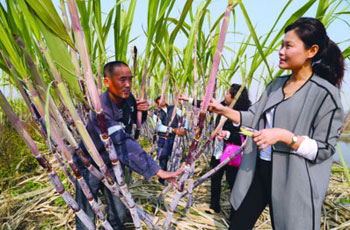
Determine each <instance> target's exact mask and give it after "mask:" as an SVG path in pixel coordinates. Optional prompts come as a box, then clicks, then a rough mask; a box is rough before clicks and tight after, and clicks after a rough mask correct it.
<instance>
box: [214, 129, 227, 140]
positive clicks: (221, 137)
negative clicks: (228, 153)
mask: <svg viewBox="0 0 350 230" xmlns="http://www.w3.org/2000/svg"><path fill="white" fill-rule="evenodd" d="M226 136H227V131H226V130H221V131H220V132H219V133H218V134H216V138H217V139H218V141H222V140H224V139H225V138H226Z"/></svg>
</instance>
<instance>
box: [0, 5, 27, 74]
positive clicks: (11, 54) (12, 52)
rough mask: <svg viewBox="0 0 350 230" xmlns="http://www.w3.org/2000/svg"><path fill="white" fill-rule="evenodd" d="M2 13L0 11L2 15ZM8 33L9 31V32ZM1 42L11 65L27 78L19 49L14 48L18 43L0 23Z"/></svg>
mask: <svg viewBox="0 0 350 230" xmlns="http://www.w3.org/2000/svg"><path fill="white" fill-rule="evenodd" d="M1 13H2V11H1V10H0V14H1ZM7 31H8V30H7ZM0 34H1V36H0V42H1V43H2V46H3V49H4V51H6V53H7V55H8V58H9V59H10V61H11V63H12V64H13V65H14V67H15V69H16V70H17V72H18V73H19V74H20V75H21V76H25V73H26V70H25V67H24V66H23V64H22V59H21V57H20V56H19V54H18V52H17V49H16V48H15V47H14V45H15V44H16V42H15V41H14V40H13V38H12V34H11V35H10V36H9V34H8V33H7V32H6V29H5V27H4V24H2V23H0Z"/></svg>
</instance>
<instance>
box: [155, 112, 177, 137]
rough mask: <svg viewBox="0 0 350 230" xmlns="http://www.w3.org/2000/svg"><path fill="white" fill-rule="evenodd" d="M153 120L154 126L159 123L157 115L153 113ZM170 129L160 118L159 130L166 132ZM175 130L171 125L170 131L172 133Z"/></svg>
mask: <svg viewBox="0 0 350 230" xmlns="http://www.w3.org/2000/svg"><path fill="white" fill-rule="evenodd" d="M153 122H154V126H156V125H157V115H155V114H154V115H153ZM167 130H168V126H165V125H163V123H162V121H161V120H160V119H159V121H158V128H157V131H158V132H161V133H166V131H167ZM172 131H173V129H172V128H171V127H169V133H171V132H172Z"/></svg>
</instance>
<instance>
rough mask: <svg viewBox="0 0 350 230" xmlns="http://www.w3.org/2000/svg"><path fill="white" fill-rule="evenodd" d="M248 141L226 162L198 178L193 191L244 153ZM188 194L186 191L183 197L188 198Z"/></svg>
mask: <svg viewBox="0 0 350 230" xmlns="http://www.w3.org/2000/svg"><path fill="white" fill-rule="evenodd" d="M246 143H247V141H244V142H243V143H242V145H241V147H240V148H239V149H238V150H237V151H236V152H235V153H233V154H231V155H230V156H229V157H228V158H226V159H225V160H224V161H222V162H220V164H218V165H217V166H216V167H215V168H212V169H211V170H210V171H208V172H207V173H205V174H204V175H203V176H201V177H200V178H198V179H197V180H196V181H195V182H194V184H193V189H194V188H197V187H198V186H199V185H201V184H202V183H203V182H205V181H206V180H207V179H208V178H209V177H211V176H212V175H214V174H215V173H216V172H218V171H219V170H220V169H221V168H222V167H224V166H225V165H227V164H228V162H230V161H231V160H232V159H233V158H235V157H236V156H237V155H238V154H241V153H242V152H244V148H245V145H246ZM187 194H189V191H188V190H187V191H185V192H184V193H183V194H182V195H183V196H186V195H187Z"/></svg>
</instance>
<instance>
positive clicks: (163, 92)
mask: <svg viewBox="0 0 350 230" xmlns="http://www.w3.org/2000/svg"><path fill="white" fill-rule="evenodd" d="M168 77H169V72H168V68H167V69H166V72H165V75H164V78H163V83H162V92H161V94H160V100H159V104H158V106H157V121H156V124H155V126H154V133H153V145H152V150H151V154H153V152H154V150H155V147H156V145H157V142H158V135H157V133H158V125H159V121H160V111H161V109H162V104H163V101H164V98H165V89H166V84H167V82H168ZM157 157H158V156H157Z"/></svg>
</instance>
